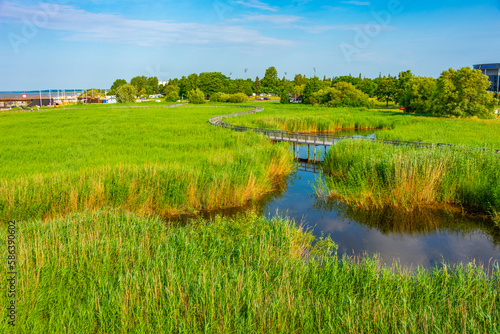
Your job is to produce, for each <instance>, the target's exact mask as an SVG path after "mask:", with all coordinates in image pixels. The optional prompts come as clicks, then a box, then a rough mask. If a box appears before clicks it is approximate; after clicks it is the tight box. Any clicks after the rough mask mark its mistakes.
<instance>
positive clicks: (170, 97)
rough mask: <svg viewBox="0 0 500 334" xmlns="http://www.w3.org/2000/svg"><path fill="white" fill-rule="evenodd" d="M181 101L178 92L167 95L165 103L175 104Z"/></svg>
mask: <svg viewBox="0 0 500 334" xmlns="http://www.w3.org/2000/svg"><path fill="white" fill-rule="evenodd" d="M178 100H180V97H179V93H177V92H169V93H167V96H166V97H165V101H167V102H175V101H178Z"/></svg>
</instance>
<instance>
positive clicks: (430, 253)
mask: <svg viewBox="0 0 500 334" xmlns="http://www.w3.org/2000/svg"><path fill="white" fill-rule="evenodd" d="M371 133H373V131H364V132H362V133H360V132H355V131H352V132H342V133H340V134H339V135H354V134H356V135H369V134H371ZM324 150H325V148H321V149H318V151H321V152H322V154H323V153H324ZM311 151H312V150H311ZM323 155H324V154H323ZM307 156H308V147H307V145H306V146H301V147H300V148H299V157H300V158H302V159H303V161H304V160H306V159H307ZM310 156H311V157H312V155H310ZM300 165H301V166H300V167H299V168H300V170H298V171H296V172H295V173H294V174H293V175H292V176H291V177H290V178H289V179H288V181H287V184H286V187H284V188H283V189H281V190H279V191H277V192H276V193H274V194H272V195H270V196H268V197H267V198H264V199H263V200H262V201H261V202H259V203H256V204H254V205H253V206H252V207H251V208H239V209H231V210H224V211H218V212H209V213H204V214H203V216H204V217H205V218H211V217H213V216H214V215H216V214H224V215H233V214H236V213H238V212H242V211H245V210H249V209H252V210H256V211H257V212H259V213H261V214H263V215H265V216H266V217H274V216H282V217H284V216H285V217H288V218H291V219H293V220H294V221H295V222H296V223H297V224H299V225H302V226H304V227H306V228H308V229H310V230H312V232H313V234H314V235H316V236H321V234H322V233H324V234H325V235H330V237H331V238H332V239H333V240H334V241H335V243H336V244H337V245H338V246H339V249H338V254H339V255H340V256H342V255H344V254H346V255H354V256H363V255H365V254H366V255H369V256H373V255H378V257H379V259H380V260H381V261H382V263H385V264H386V265H388V266H391V265H392V264H393V263H394V261H395V260H397V261H398V263H399V264H400V265H402V266H404V267H406V268H408V269H410V270H411V269H416V268H417V267H423V268H426V269H431V268H434V267H435V266H437V265H441V264H442V263H443V262H444V263H446V264H449V265H456V264H460V263H464V264H465V263H468V262H475V263H477V264H478V263H481V264H483V265H484V266H485V268H489V267H490V268H491V267H492V266H493V264H494V263H500V229H498V228H496V227H494V225H493V223H492V222H491V221H488V220H486V218H481V217H471V216H464V215H463V214H462V212H461V211H460V210H457V209H456V208H452V207H448V208H419V209H416V210H414V211H412V212H407V211H405V210H401V211H397V210H394V209H384V210H372V209H370V210H369V209H363V208H356V207H352V206H349V205H346V204H343V203H341V202H338V201H330V202H327V203H325V202H323V201H322V200H321V199H318V197H317V196H316V194H315V193H314V185H315V183H316V179H317V178H318V177H320V174H319V169H320V166H319V165H310V164H307V163H301V164H300Z"/></svg>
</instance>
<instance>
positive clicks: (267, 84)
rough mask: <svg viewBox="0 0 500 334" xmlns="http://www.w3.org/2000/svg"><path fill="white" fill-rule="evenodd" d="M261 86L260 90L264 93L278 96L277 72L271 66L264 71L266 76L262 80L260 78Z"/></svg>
mask: <svg viewBox="0 0 500 334" xmlns="http://www.w3.org/2000/svg"><path fill="white" fill-rule="evenodd" d="M261 84H262V90H263V91H264V92H265V93H270V94H278V89H279V79H278V71H277V70H276V68H275V67H274V66H271V67H269V68H268V69H267V70H266V74H265V75H264V78H262V82H261Z"/></svg>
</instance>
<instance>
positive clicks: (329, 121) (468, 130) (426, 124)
mask: <svg viewBox="0 0 500 334" xmlns="http://www.w3.org/2000/svg"><path fill="white" fill-rule="evenodd" d="M227 122H228V123H231V124H235V125H241V126H250V127H259V128H267V129H276V130H284V131H297V132H320V133H321V132H336V131H340V130H343V129H358V130H363V129H376V130H377V131H376V136H377V138H379V139H395V140H405V141H419V142H431V143H448V144H459V145H468V146H474V147H481V148H495V149H500V119H491V120H482V119H477V118H470V119H457V118H436V117H428V116H418V115H410V114H405V113H403V112H401V111H398V110H394V109H392V110H381V109H362V108H325V107H312V106H307V105H281V104H275V103H266V104H265V110H264V111H263V112H261V113H258V114H255V115H245V116H240V117H236V118H232V119H228V120H227Z"/></svg>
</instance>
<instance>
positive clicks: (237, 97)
mask: <svg viewBox="0 0 500 334" xmlns="http://www.w3.org/2000/svg"><path fill="white" fill-rule="evenodd" d="M247 101H248V96H247V95H246V94H244V93H236V94H231V95H230V96H229V102H231V103H243V102H247Z"/></svg>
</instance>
